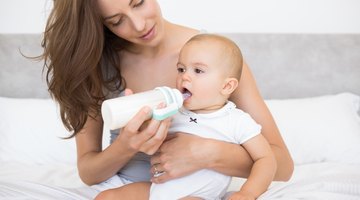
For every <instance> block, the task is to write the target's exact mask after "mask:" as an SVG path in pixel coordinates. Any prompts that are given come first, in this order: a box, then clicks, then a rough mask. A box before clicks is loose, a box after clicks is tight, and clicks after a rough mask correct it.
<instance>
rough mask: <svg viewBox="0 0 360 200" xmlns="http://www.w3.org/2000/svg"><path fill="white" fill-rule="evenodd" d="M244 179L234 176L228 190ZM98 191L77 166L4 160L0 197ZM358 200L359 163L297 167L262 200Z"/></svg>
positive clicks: (83, 199)
mask: <svg viewBox="0 0 360 200" xmlns="http://www.w3.org/2000/svg"><path fill="white" fill-rule="evenodd" d="M242 182H243V179H238V178H235V179H234V180H233V182H232V184H231V186H230V188H229V190H237V189H238V188H239V187H240V184H241V183H242ZM95 194H96V191H95V190H94V189H92V188H90V187H88V186H86V185H85V184H83V183H82V182H81V180H80V179H79V177H78V175H77V171H76V166H70V165H62V164H59V165H51V166H50V165H46V166H45V165H36V166H35V165H24V164H21V163H2V164H1V166H0V199H1V200H5V199H6V200H20V199H21V200H22V199H29V200H30V199H41V200H42V199H46V200H48V199H49V200H51V199H54V200H55V199H68V200H87V199H92V198H93V197H94V195H95ZM273 199H274V200H295V199H296V200H300V199H302V200H303V199H305V200H317V199H319V200H320V199H321V200H324V199H326V200H359V199H360V165H359V164H354V165H351V164H341V163H315V164H306V165H297V166H295V171H294V175H293V177H292V179H291V180H290V181H288V182H274V183H273V184H272V185H271V186H270V188H269V190H268V191H267V192H266V193H264V194H263V195H262V196H261V197H260V198H259V200H273Z"/></svg>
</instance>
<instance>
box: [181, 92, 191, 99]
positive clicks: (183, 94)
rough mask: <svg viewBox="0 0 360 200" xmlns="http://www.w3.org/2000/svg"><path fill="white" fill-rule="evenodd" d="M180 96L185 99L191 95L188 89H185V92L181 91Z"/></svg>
mask: <svg viewBox="0 0 360 200" xmlns="http://www.w3.org/2000/svg"><path fill="white" fill-rule="evenodd" d="M182 97H183V99H184V100H186V99H188V98H190V97H191V93H190V92H189V91H186V92H184V93H182Z"/></svg>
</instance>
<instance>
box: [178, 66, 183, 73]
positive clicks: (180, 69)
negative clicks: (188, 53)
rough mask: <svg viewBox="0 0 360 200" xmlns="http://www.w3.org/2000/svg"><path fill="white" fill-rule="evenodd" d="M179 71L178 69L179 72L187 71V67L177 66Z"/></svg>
mask: <svg viewBox="0 0 360 200" xmlns="http://www.w3.org/2000/svg"><path fill="white" fill-rule="evenodd" d="M177 71H178V72H179V73H184V72H185V69H184V68H182V67H178V68H177Z"/></svg>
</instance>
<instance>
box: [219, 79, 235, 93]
mask: <svg viewBox="0 0 360 200" xmlns="http://www.w3.org/2000/svg"><path fill="white" fill-rule="evenodd" d="M238 84H239V81H238V80H237V79H236V78H227V79H225V81H224V86H223V88H222V94H224V95H230V94H231V93H232V92H234V90H235V89H236V87H237V86H238Z"/></svg>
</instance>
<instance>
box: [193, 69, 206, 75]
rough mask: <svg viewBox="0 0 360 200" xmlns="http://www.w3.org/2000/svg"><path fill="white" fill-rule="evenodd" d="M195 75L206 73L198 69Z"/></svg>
mask: <svg viewBox="0 0 360 200" xmlns="http://www.w3.org/2000/svg"><path fill="white" fill-rule="evenodd" d="M195 73H197V74H201V73H204V71H203V70H201V69H198V68H196V69H195Z"/></svg>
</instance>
